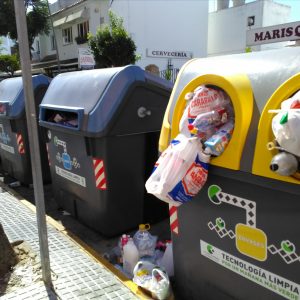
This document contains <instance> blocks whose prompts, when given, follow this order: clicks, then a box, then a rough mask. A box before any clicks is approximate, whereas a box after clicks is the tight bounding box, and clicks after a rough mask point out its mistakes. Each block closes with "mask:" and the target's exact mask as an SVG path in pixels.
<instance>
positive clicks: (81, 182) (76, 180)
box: [55, 166, 86, 187]
mask: <svg viewBox="0 0 300 300" xmlns="http://www.w3.org/2000/svg"><path fill="white" fill-rule="evenodd" d="M55 172H56V174H57V175H59V176H61V177H63V178H65V179H67V180H70V181H72V182H74V183H76V184H78V185H81V186H83V187H86V180H85V178H84V177H82V176H79V175H77V174H74V173H71V172H69V171H66V170H64V169H62V168H60V167H58V166H55Z"/></svg>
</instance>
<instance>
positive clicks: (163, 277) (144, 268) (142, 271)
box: [133, 261, 171, 300]
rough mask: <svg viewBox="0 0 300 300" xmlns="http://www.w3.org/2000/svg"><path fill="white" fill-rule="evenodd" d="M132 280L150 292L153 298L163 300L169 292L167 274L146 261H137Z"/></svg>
mask: <svg viewBox="0 0 300 300" xmlns="http://www.w3.org/2000/svg"><path fill="white" fill-rule="evenodd" d="M133 282H134V283H136V284H137V285H138V286H140V287H142V288H144V289H146V290H148V291H149V292H151V295H152V297H153V298H154V299H158V300H165V299H167V298H168V296H169V295H170V293H171V287H170V280H169V277H168V274H167V273H166V272H164V271H163V270H162V269H160V268H159V267H158V266H155V265H154V264H152V263H150V262H148V261H139V262H138V263H137V264H136V266H135V268H134V270H133Z"/></svg>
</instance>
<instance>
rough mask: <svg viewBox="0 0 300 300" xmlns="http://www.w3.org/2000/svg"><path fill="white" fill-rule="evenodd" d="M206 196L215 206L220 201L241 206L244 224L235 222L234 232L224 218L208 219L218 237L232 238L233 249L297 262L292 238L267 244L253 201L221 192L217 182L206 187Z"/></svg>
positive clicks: (259, 256)
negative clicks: (259, 226)
mask: <svg viewBox="0 0 300 300" xmlns="http://www.w3.org/2000/svg"><path fill="white" fill-rule="evenodd" d="M208 197H209V199H210V201H211V202H212V203H213V204H215V205H221V204H223V203H225V204H229V205H233V206H235V207H238V208H242V209H243V210H244V213H245V214H246V224H242V223H239V224H236V226H235V232H234V231H233V230H232V229H230V228H228V226H226V223H225V221H224V220H223V219H222V218H221V217H218V218H217V219H216V220H215V222H213V221H209V222H208V224H207V225H208V228H209V229H210V230H211V231H214V232H216V233H217V234H218V236H219V237H220V238H222V239H223V238H228V237H229V238H230V239H232V240H234V239H235V245H236V249H237V250H238V251H239V252H240V253H241V254H244V255H246V256H248V257H251V258H253V259H256V260H258V261H265V260H267V258H268V253H269V254H271V255H279V256H280V257H281V258H282V260H283V261H284V262H285V263H286V264H292V263H296V262H300V255H299V254H297V249H296V245H295V243H294V242H293V241H290V240H283V241H281V242H279V243H278V244H277V246H276V245H275V244H270V245H268V238H267V234H266V233H265V232H264V231H263V230H262V229H260V228H257V225H256V202H255V201H251V200H248V199H244V198H241V197H237V196H234V195H230V194H227V193H224V192H223V191H222V189H221V188H220V187H219V186H217V185H211V186H209V188H208Z"/></svg>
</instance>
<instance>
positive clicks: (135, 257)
mask: <svg viewBox="0 0 300 300" xmlns="http://www.w3.org/2000/svg"><path fill="white" fill-rule="evenodd" d="M139 258H140V257H139V251H138V249H137V247H136V245H135V244H134V242H133V239H132V238H129V240H128V242H127V243H126V244H125V245H124V247H123V269H124V271H125V272H126V273H127V274H128V275H130V276H131V277H132V276H133V269H134V267H135V265H136V264H137V263H138V261H139Z"/></svg>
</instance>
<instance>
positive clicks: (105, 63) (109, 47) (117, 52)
mask: <svg viewBox="0 0 300 300" xmlns="http://www.w3.org/2000/svg"><path fill="white" fill-rule="evenodd" d="M88 40H89V45H90V47H91V50H92V52H93V54H94V57H95V61H96V67H98V68H109V67H119V66H125V65H129V64H134V63H135V62H136V61H137V60H138V59H139V57H138V56H137V55H136V54H135V51H136V45H135V43H134V41H133V40H132V38H131V37H130V36H129V34H128V33H127V31H126V30H125V28H124V26H123V19H122V18H120V17H118V16H116V15H115V14H114V13H113V12H112V11H110V12H109V24H108V25H107V26H105V27H103V28H102V27H100V28H98V30H97V32H96V35H95V36H93V35H91V34H89V36H88Z"/></svg>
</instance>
